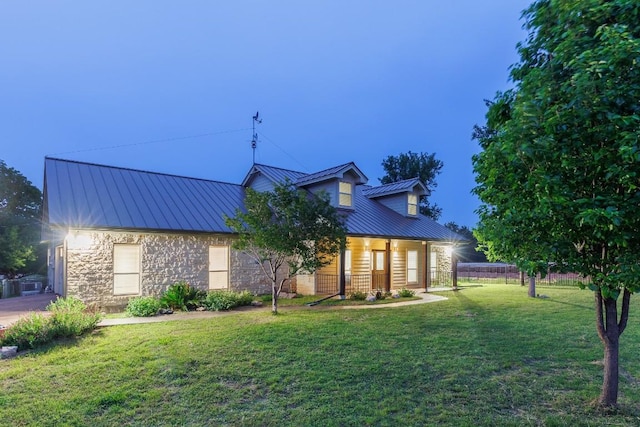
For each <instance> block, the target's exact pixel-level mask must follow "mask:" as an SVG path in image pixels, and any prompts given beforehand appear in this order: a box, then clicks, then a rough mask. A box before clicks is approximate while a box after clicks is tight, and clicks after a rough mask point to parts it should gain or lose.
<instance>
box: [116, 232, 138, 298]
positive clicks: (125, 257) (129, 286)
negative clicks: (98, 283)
mask: <svg viewBox="0 0 640 427" xmlns="http://www.w3.org/2000/svg"><path fill="white" fill-rule="evenodd" d="M139 293H140V246H139V245H122V244H115V245H113V294H114V295H136V294H139Z"/></svg>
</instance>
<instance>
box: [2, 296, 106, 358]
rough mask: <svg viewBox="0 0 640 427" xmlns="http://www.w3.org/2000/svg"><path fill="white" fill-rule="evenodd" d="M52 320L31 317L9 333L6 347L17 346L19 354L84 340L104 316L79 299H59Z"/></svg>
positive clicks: (52, 307) (52, 309)
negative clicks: (72, 339)
mask: <svg viewBox="0 0 640 427" xmlns="http://www.w3.org/2000/svg"><path fill="white" fill-rule="evenodd" d="M47 310H48V311H50V312H51V316H48V317H47V316H45V315H43V314H40V313H29V315H28V316H26V317H23V318H21V319H19V320H18V321H17V322H15V323H14V324H13V325H11V326H10V327H9V328H8V329H6V330H5V333H4V338H2V339H1V340H0V343H1V344H2V345H15V346H18V349H19V350H25V349H28V348H35V347H38V346H41V345H44V344H47V343H49V342H51V341H53V340H54V339H56V338H70V337H76V336H80V335H82V334H84V333H86V332H89V331H92V330H93V329H95V327H96V325H97V324H98V322H99V321H100V318H101V316H100V314H99V313H95V312H91V311H90V310H88V309H87V306H86V305H85V304H84V303H83V302H82V301H81V300H79V299H78V298H74V297H68V298H58V299H57V300H55V301H53V302H51V303H50V304H49V305H48V306H47Z"/></svg>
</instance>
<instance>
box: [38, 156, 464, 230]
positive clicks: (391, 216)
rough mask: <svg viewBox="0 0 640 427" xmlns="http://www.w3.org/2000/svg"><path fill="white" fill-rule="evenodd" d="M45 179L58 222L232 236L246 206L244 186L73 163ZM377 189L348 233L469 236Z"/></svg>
mask: <svg viewBox="0 0 640 427" xmlns="http://www.w3.org/2000/svg"><path fill="white" fill-rule="evenodd" d="M348 165H349V164H347V166H348ZM344 166H345V165H342V166H340V167H338V171H337V172H336V171H334V172H333V173H338V172H339V171H341V170H343V169H344ZM332 169H334V168H332ZM327 171H329V169H328V170H327ZM257 173H261V174H263V175H264V176H266V177H267V178H269V179H271V180H272V181H273V182H274V183H275V182H282V181H284V179H285V178H289V179H290V180H291V181H293V182H296V181H298V180H300V179H303V178H305V177H306V176H307V174H304V173H302V172H296V171H291V170H287V169H281V168H276V167H272V166H266V165H254V166H253V167H252V170H251V171H250V172H249V174H248V175H247V177H246V178H245V180H244V182H248V181H250V180H251V178H250V177H251V176H254V175H255V174H257ZM323 173H324V176H325V177H329V178H330V177H331V176H332V175H331V173H328V172H323ZM314 175H316V174H314ZM44 182H45V185H44V188H45V191H44V192H45V194H44V197H45V200H44V206H45V213H44V217H45V221H48V223H49V224H50V225H52V226H64V227H78V228H116V229H139V230H158V231H187V232H188V231H191V232H213V233H230V232H231V230H230V229H229V228H228V227H227V226H226V225H225V224H224V219H223V218H224V215H225V214H226V215H228V216H233V215H234V214H235V211H236V209H237V208H241V209H242V208H243V207H244V203H243V200H244V196H245V190H244V188H245V187H243V186H242V185H237V184H230V183H225V182H219V181H209V180H204V179H197V178H187V177H182V176H175V175H167V174H160V173H154V172H146V171H140V170H134V169H125V168H118V167H112V166H103V165H97V164H92V163H82V162H77V161H70V160H61V159H54V158H46V159H45V179H44ZM403 185H405V184H401V185H400V188H404V187H402V186H403ZM381 187H386V186H381ZM375 191H376V188H374V187H370V186H367V185H356V186H355V192H354V196H355V203H354V209H353V210H345V211H344V212H345V215H346V224H347V228H348V230H349V234H350V235H355V236H370V237H381V238H388V239H412V240H430V241H434V240H435V241H451V242H455V241H465V239H464V238H463V237H462V236H460V235H457V234H456V233H454V232H452V231H451V230H449V229H448V228H446V227H445V226H443V225H440V224H438V223H437V222H435V221H433V220H432V219H430V218H428V217H426V216H424V215H418V217H415V218H409V217H406V216H404V215H401V214H399V213H398V212H396V211H394V210H392V209H390V208H388V207H386V206H384V205H383V204H381V203H379V202H377V201H376V200H374V199H370V198H369V197H367V196H366V195H365V193H366V194H371V193H372V192H373V193H375Z"/></svg>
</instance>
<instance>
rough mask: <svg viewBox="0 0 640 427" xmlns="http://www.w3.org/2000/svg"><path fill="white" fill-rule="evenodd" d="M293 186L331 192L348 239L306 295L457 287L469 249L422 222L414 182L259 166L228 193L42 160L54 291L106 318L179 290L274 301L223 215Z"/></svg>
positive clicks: (207, 183) (309, 280) (220, 185)
mask: <svg viewBox="0 0 640 427" xmlns="http://www.w3.org/2000/svg"><path fill="white" fill-rule="evenodd" d="M285 179H289V180H290V181H291V182H293V183H295V185H296V186H298V187H299V188H303V189H306V190H308V191H310V192H312V193H313V192H316V191H320V190H324V191H326V192H327V193H328V194H329V195H330V198H331V203H332V204H333V205H334V206H335V207H336V208H338V209H340V210H342V211H343V212H344V213H345V216H346V225H347V229H348V238H347V249H346V250H345V251H344V252H343V253H342V254H341V255H340V256H339V257H337V258H336V259H335V260H334V261H333V262H332V263H331V264H330V265H328V266H326V267H324V268H322V269H321V270H319V271H317V272H316V273H315V274H313V275H306V276H298V277H297V278H296V279H297V280H296V287H297V291H298V292H299V293H302V294H322V295H326V294H334V293H338V292H339V291H341V290H342V291H344V292H346V293H347V294H349V293H351V292H354V291H356V290H361V291H370V290H377V289H381V290H391V289H399V288H403V287H408V288H424V289H427V288H429V287H432V286H440V285H443V284H451V281H452V274H451V271H452V268H451V267H452V257H451V249H452V248H453V247H454V245H455V244H456V242H459V241H462V240H463V238H462V237H460V236H459V235H457V234H455V233H453V232H452V231H450V230H449V229H447V228H446V227H444V226H442V225H440V224H438V223H437V222H435V221H433V220H431V219H429V218H427V217H425V216H423V215H421V214H420V213H419V211H418V200H419V197H420V196H421V195H423V194H425V192H426V188H425V186H424V185H423V184H422V183H421V182H420V181H419V180H417V179H412V180H406V181H402V182H397V183H393V184H387V185H380V186H375V187H372V186H368V185H366V184H367V177H366V176H365V175H364V174H363V173H362V171H360V169H359V168H358V167H357V166H356V165H355V164H354V163H347V164H344V165H340V166H336V167H333V168H330V169H326V170H323V171H320V172H317V173H312V174H307V173H302V172H297V171H292V170H287V169H282V168H277V167H272V166H267V165H261V164H254V165H253V166H252V167H251V169H250V171H249V173H248V174H247V175H246V177H245V179H244V180H243V182H242V183H241V184H232V183H225V182H219V181H211V180H204V179H197V178H188V177H182V176H175V175H168V174H160V173H154V172H145V171H140V170H133V169H125V168H118V167H112V166H103V165H97V164H92V163H83V162H77V161H70V160H63V159H55V158H46V159H45V173H44V187H43V192H44V204H43V235H44V236H45V240H47V241H48V243H49V257H48V272H49V275H48V277H49V279H48V280H49V286H50V287H51V288H52V289H53V290H54V291H55V292H57V293H59V294H61V295H64V296H68V295H73V296H77V297H79V298H81V299H83V300H84V301H85V302H87V303H94V304H96V305H98V306H99V307H101V308H102V309H104V310H110V309H117V308H121V307H123V306H124V305H126V303H127V301H128V300H129V299H130V298H131V297H132V296H138V295H156V296H157V295H160V294H161V293H162V292H163V291H164V290H165V289H166V288H167V287H168V286H169V285H170V284H172V283H175V282H177V281H180V280H185V281H187V282H188V283H190V284H191V285H192V286H196V287H198V288H200V289H204V290H209V289H232V290H243V289H247V290H250V291H252V292H254V293H258V294H259V293H269V292H270V289H271V288H270V284H269V282H268V280H267V279H266V278H265V277H264V276H263V275H262V272H261V271H260V269H259V267H258V266H257V265H256V264H255V261H253V259H252V258H250V257H249V256H247V255H246V254H243V253H242V252H238V251H235V250H233V249H232V248H231V243H232V241H233V239H234V234H233V232H232V231H231V230H230V229H229V228H228V227H227V226H226V224H225V222H224V215H228V216H233V215H234V214H235V210H236V209H237V208H239V207H240V208H241V207H242V206H243V200H244V194H245V189H246V188H249V187H250V188H253V189H256V190H258V191H268V190H270V189H271V188H273V185H274V184H276V183H278V182H282V181H283V180H285ZM344 292H342V293H343V294H344Z"/></svg>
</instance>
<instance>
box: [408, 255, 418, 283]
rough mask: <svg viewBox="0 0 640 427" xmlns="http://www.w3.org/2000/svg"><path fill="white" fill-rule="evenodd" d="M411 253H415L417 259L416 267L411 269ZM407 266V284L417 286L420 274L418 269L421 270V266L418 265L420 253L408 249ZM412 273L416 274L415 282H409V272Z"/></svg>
mask: <svg viewBox="0 0 640 427" xmlns="http://www.w3.org/2000/svg"><path fill="white" fill-rule="evenodd" d="M410 252H413V253H415V257H414V260H415V267H410V266H409V259H410V257H409V253H410ZM406 264H407V284H416V283H418V272H419V271H418V268H419V265H418V251H417V250H416V249H407V263H406ZM410 271H413V272H415V273H414V274H415V280H409V272H410Z"/></svg>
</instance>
